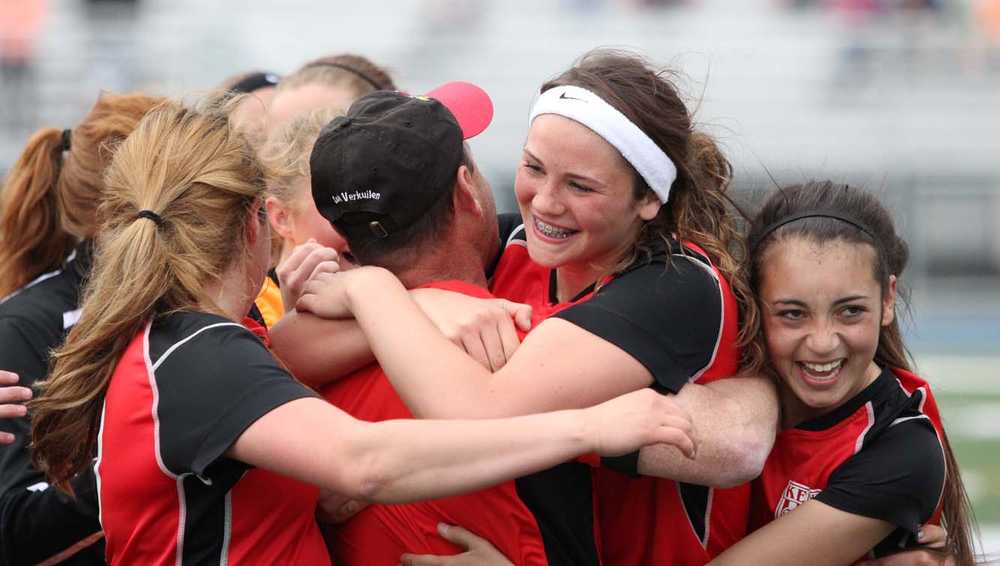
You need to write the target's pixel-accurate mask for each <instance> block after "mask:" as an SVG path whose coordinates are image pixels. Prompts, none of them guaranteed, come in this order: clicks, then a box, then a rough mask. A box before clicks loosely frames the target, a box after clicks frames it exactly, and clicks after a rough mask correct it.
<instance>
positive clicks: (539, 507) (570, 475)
mask: <svg viewBox="0 0 1000 566" xmlns="http://www.w3.org/2000/svg"><path fill="white" fill-rule="evenodd" d="M514 485H515V487H516V488H517V495H518V497H520V498H521V501H523V502H524V504H525V505H527V507H528V509H530V510H531V513H532V514H533V515H534V516H535V521H537V522H538V529H539V530H540V531H541V534H542V543H543V544H544V545H545V556H546V558H547V559H548V563H549V566H576V565H581V566H599V564H600V559H599V558H598V554H597V541H595V540H594V500H593V486H592V483H591V479H590V467H589V466H587V465H584V464H579V463H576V462H567V463H564V464H559V465H558V466H555V467H553V468H549V469H548V470H544V471H541V472H538V473H536V474H531V475H529V476H525V477H523V478H518V479H517V480H515V482H514Z"/></svg>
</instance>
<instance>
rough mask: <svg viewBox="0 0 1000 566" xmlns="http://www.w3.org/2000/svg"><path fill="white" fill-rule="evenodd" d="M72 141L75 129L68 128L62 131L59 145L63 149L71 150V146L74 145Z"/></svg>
mask: <svg viewBox="0 0 1000 566" xmlns="http://www.w3.org/2000/svg"><path fill="white" fill-rule="evenodd" d="M72 143H73V130H70V129H68V128H67V129H65V130H63V131H62V138H61V139H60V142H59V147H60V149H62V150H63V151H69V148H70V147H71V146H72Z"/></svg>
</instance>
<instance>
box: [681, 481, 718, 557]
mask: <svg viewBox="0 0 1000 566" xmlns="http://www.w3.org/2000/svg"><path fill="white" fill-rule="evenodd" d="M677 489H678V491H680V494H681V501H682V502H683V503H684V513H685V514H686V515H687V518H688V520H689V521H691V528H692V529H694V532H695V535H697V536H698V540H699V541H700V542H701V544H702V546H705V545H706V544H708V511H709V509H708V505H709V500H710V499H711V497H712V490H711V488H708V487H705V486H703V485H694V484H691V483H682V482H677Z"/></svg>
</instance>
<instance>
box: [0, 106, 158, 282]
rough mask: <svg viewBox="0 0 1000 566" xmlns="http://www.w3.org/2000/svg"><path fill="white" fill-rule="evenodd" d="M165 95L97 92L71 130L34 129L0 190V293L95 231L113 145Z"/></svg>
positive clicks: (56, 260)
mask: <svg viewBox="0 0 1000 566" xmlns="http://www.w3.org/2000/svg"><path fill="white" fill-rule="evenodd" d="M162 100H163V99H161V98H156V97H151V96H146V95H142V94H123V95H117V94H102V95H101V97H100V98H99V99H98V100H97V103H96V104H94V107H93V108H92V109H91V110H90V112H89V113H88V114H87V116H86V117H84V119H83V121H82V122H80V124H79V125H78V126H77V127H76V128H74V129H73V130H72V142H70V141H69V138H70V136H69V135H68V134H69V132H68V131H67V132H63V131H60V130H56V129H54V128H46V129H44V130H41V131H39V132H38V133H36V134H35V135H34V136H33V137H32V138H31V140H30V141H29V142H28V145H27V147H25V149H24V152H23V153H22V154H21V157H20V158H18V160H17V163H15V165H14V168H13V169H11V172H10V175H9V176H8V178H7V182H6V184H5V186H4V189H3V195H2V197H0V297H4V296H7V295H9V294H10V293H12V292H14V291H16V290H17V289H19V288H21V287H22V286H24V285H25V284H27V283H29V282H31V281H32V280H33V279H35V278H36V277H38V276H39V275H41V274H43V273H45V272H46V271H51V270H53V269H55V268H56V267H57V266H58V265H59V264H60V263H62V261H63V260H64V259H65V258H66V255H67V254H68V253H69V251H70V250H71V249H72V247H73V246H74V245H75V243H76V241H77V240H82V239H87V238H92V237H93V236H94V234H95V232H96V230H97V225H98V219H97V207H98V205H99V204H100V202H101V197H102V192H103V189H104V180H103V177H104V171H105V169H106V168H107V166H108V163H109V162H110V161H111V156H112V153H113V149H114V147H115V146H116V145H117V144H118V143H120V142H121V141H122V140H124V139H125V138H126V137H127V136H128V135H129V134H130V133H132V130H133V129H135V126H136V124H138V123H139V120H140V119H142V117H143V115H145V114H146V112H147V111H148V110H149V109H150V108H152V107H153V106H155V105H156V104H158V103H159V102H160V101H162Z"/></svg>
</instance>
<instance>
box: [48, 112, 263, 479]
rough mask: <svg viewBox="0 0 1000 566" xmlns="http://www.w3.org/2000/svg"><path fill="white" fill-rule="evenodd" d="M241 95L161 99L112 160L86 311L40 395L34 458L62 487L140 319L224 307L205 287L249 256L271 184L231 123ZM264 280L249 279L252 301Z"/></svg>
mask: <svg viewBox="0 0 1000 566" xmlns="http://www.w3.org/2000/svg"><path fill="white" fill-rule="evenodd" d="M238 102H239V100H238V99H235V100H233V101H230V102H229V103H228V104H227V105H226V106H225V107H224V108H218V107H209V108H207V109H205V110H203V111H196V110H189V109H186V108H184V107H183V106H181V105H179V104H176V103H164V104H162V105H161V106H159V107H158V108H156V109H154V110H152V111H150V112H149V113H148V114H147V115H146V117H145V118H143V120H142V122H140V124H139V125H138V127H137V128H136V131H135V133H134V134H133V135H131V136H130V137H129V138H128V139H127V140H126V141H125V142H124V143H123V144H122V145H121V146H120V147H119V149H118V150H117V152H116V153H115V156H114V160H113V161H112V163H111V165H110V166H109V167H108V171H107V177H106V181H107V185H106V191H105V195H104V198H103V199H102V202H101V208H100V211H99V213H98V215H99V216H100V217H101V218H103V219H104V220H105V221H104V224H103V225H102V228H101V231H100V235H99V237H98V243H99V245H98V250H97V252H96V254H95V256H94V266H93V269H92V272H91V278H90V280H89V282H88V284H87V287H86V290H85V292H84V297H83V304H82V316H81V317H80V320H79V321H78V322H77V324H76V325H75V326H74V327H73V329H72V330H71V331H70V333H69V335H68V336H67V338H66V342H65V343H64V344H63V346H62V347H61V348H59V350H57V351H56V352H55V354H54V359H55V363H54V366H53V370H52V373H51V375H50V377H49V378H48V379H47V380H46V381H45V382H43V383H41V384H39V387H40V388H41V389H42V395H41V396H40V397H39V398H38V399H37V400H36V401H35V402H33V403H32V412H33V415H34V418H33V427H32V441H33V443H34V450H33V456H34V460H35V463H36V465H37V466H38V467H39V469H41V470H43V471H45V473H46V474H47V475H48V477H49V479H50V482H51V483H53V484H54V485H56V486H57V487H60V488H62V489H68V481H69V480H70V479H71V478H72V477H73V476H74V475H75V474H77V473H78V472H79V471H81V470H82V469H84V468H85V467H86V466H88V465H89V463H90V461H91V458H92V457H93V455H94V453H95V448H96V442H97V434H98V429H99V426H100V418H101V407H102V404H103V399H104V396H105V393H106V392H107V389H108V385H109V383H110V381H111V376H112V375H113V373H114V370H115V367H116V364H117V361H118V359H119V358H120V357H121V355H122V354H123V353H124V351H125V349H126V348H127V347H128V345H129V343H130V342H131V341H132V340H133V339H134V338H135V336H136V335H137V334H138V333H139V332H140V331H141V330H142V328H143V326H144V325H145V324H147V323H148V322H149V321H150V320H151V319H152V318H153V317H155V316H158V315H164V314H168V313H172V312H177V311H180V310H192V309H198V310H203V311H210V312H215V313H218V314H224V313H223V311H222V309H221V308H220V307H219V306H218V305H216V304H215V303H214V302H213V301H214V300H213V298H212V297H210V296H209V293H208V291H207V290H206V289H207V287H208V286H210V285H212V284H214V283H216V282H218V281H221V280H222V277H223V275H224V273H225V272H226V270H227V269H228V267H229V266H231V265H233V264H234V262H238V261H242V260H244V259H245V255H246V253H245V252H246V249H245V246H246V242H247V233H248V232H247V231H248V230H249V226H250V224H249V223H250V222H257V221H258V220H257V217H256V216H255V215H252V214H250V212H251V209H252V207H253V206H254V205H255V204H259V201H260V198H261V195H262V193H263V190H264V180H263V171H262V168H261V166H260V164H259V163H258V162H257V159H256V157H255V156H254V154H253V152H252V151H251V150H250V147H249V145H248V144H247V143H246V139H245V138H244V137H243V136H242V135H240V134H239V133H237V132H236V131H235V130H234V129H233V128H232V127H230V125H229V121H228V118H227V116H228V110H230V109H231V108H232V107H234V106H235V105H236V104H238ZM263 272H264V266H261V274H263ZM250 287H254V288H250ZM259 288H260V282H259V281H258V282H256V285H255V286H254V285H248V288H247V289H246V292H247V295H248V297H249V299H248V300H252V297H253V296H254V294H255V293H256V291H257V290H258V289H259Z"/></svg>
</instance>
